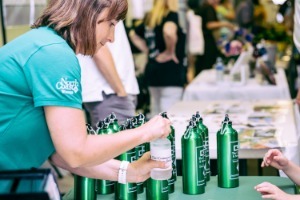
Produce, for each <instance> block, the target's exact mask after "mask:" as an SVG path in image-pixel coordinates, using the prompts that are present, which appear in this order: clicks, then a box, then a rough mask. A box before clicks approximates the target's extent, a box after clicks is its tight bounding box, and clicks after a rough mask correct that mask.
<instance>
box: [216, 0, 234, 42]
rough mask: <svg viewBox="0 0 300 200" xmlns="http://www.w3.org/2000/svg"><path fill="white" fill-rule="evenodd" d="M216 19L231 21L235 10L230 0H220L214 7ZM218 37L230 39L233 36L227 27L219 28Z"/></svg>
mask: <svg viewBox="0 0 300 200" xmlns="http://www.w3.org/2000/svg"><path fill="white" fill-rule="evenodd" d="M216 10H217V15H218V19H219V20H220V21H228V22H231V23H233V21H234V19H235V12H234V8H233V5H232V2H231V0H221V1H220V4H219V5H217V7H216ZM219 35H220V37H222V38H225V39H230V38H231V37H232V36H233V31H232V30H231V29H229V28H227V27H222V28H220V33H219Z"/></svg>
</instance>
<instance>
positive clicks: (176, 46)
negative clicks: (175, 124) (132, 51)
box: [129, 0, 186, 116]
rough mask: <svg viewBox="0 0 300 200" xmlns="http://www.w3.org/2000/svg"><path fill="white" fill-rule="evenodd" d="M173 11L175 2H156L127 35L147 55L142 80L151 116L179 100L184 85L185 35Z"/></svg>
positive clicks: (170, 0) (175, 7)
mask: <svg viewBox="0 0 300 200" xmlns="http://www.w3.org/2000/svg"><path fill="white" fill-rule="evenodd" d="M177 10H178V1H177V0H156V1H154V6H153V9H152V10H151V11H150V12H149V13H148V14H147V15H146V17H145V20H144V21H143V23H141V24H140V25H139V26H137V27H136V28H135V29H134V30H132V31H131V32H130V34H129V35H130V39H131V40H132V42H133V43H134V44H135V45H136V47H138V48H139V49H140V50H141V51H143V52H147V54H148V63H147V65H146V69H145V79H146V82H147V84H148V86H149V91H150V110H151V111H150V115H151V116H153V115H155V114H157V113H160V112H162V111H166V110H168V109H169V107H170V106H172V105H173V104H174V103H176V102H177V101H179V100H181V97H182V93H183V86H184V84H185V82H186V67H185V35H184V34H183V32H182V30H181V28H180V26H179V21H178V14H177Z"/></svg>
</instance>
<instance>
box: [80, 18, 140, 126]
mask: <svg viewBox="0 0 300 200" xmlns="http://www.w3.org/2000/svg"><path fill="white" fill-rule="evenodd" d="M77 58H78V60H79V64H80V66H81V77H82V79H81V83H82V99H83V103H84V107H85V109H86V110H87V111H88V113H89V115H90V119H91V124H92V126H93V127H95V126H96V124H97V123H98V122H99V120H103V119H104V118H105V117H107V116H108V115H109V114H110V113H112V112H114V113H115V114H116V117H117V119H118V120H119V122H120V123H123V122H124V121H125V120H126V119H127V118H130V117H132V116H134V115H135V107H136V106H135V105H136V95H137V94H138V93H139V88H138V83H137V80H136V77H135V73H134V62H133V57H132V53H131V49H130V45H129V42H128V38H127V35H126V31H125V27H124V24H123V22H118V24H117V25H116V27H115V41H114V42H113V43H110V44H106V45H105V46H104V47H102V48H101V49H100V50H99V51H98V52H97V53H96V54H95V55H94V56H93V57H91V56H84V55H81V54H80V55H77Z"/></svg>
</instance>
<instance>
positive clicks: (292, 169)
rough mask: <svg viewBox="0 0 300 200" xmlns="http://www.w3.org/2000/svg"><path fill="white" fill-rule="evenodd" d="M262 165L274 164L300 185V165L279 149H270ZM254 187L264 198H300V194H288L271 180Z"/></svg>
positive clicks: (286, 199)
mask: <svg viewBox="0 0 300 200" xmlns="http://www.w3.org/2000/svg"><path fill="white" fill-rule="evenodd" d="M261 166H262V167H268V166H272V167H275V168H276V169H278V170H282V171H283V172H284V173H285V174H286V175H287V176H288V177H289V178H290V179H291V180H292V181H293V182H294V183H295V184H297V185H300V177H299V173H300V167H299V166H297V165H296V164H295V163H293V162H291V161H289V160H288V159H287V158H286V157H285V156H284V155H283V154H282V153H281V152H280V151H279V150H278V149H271V150H269V151H268V152H267V153H266V155H265V156H264V158H263V162H262V164H261ZM254 189H255V190H256V191H258V192H260V193H261V194H262V198H263V199H274V200H282V199H284V200H292V199H295V200H296V199H300V195H291V194H287V193H285V192H283V191H282V190H280V189H279V188H278V187H277V186H275V185H273V184H271V183H269V182H263V183H261V184H258V185H256V186H255V187H254Z"/></svg>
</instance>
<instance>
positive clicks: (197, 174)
mask: <svg viewBox="0 0 300 200" xmlns="http://www.w3.org/2000/svg"><path fill="white" fill-rule="evenodd" d="M181 151H182V185H183V193H184V194H203V193H204V192H205V170H204V164H205V163H204V147H203V138H202V136H201V133H200V132H199V129H198V128H197V126H196V123H195V122H194V121H190V122H189V126H188V127H187V130H186V131H185V133H184V134H183V136H182V138H181Z"/></svg>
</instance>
